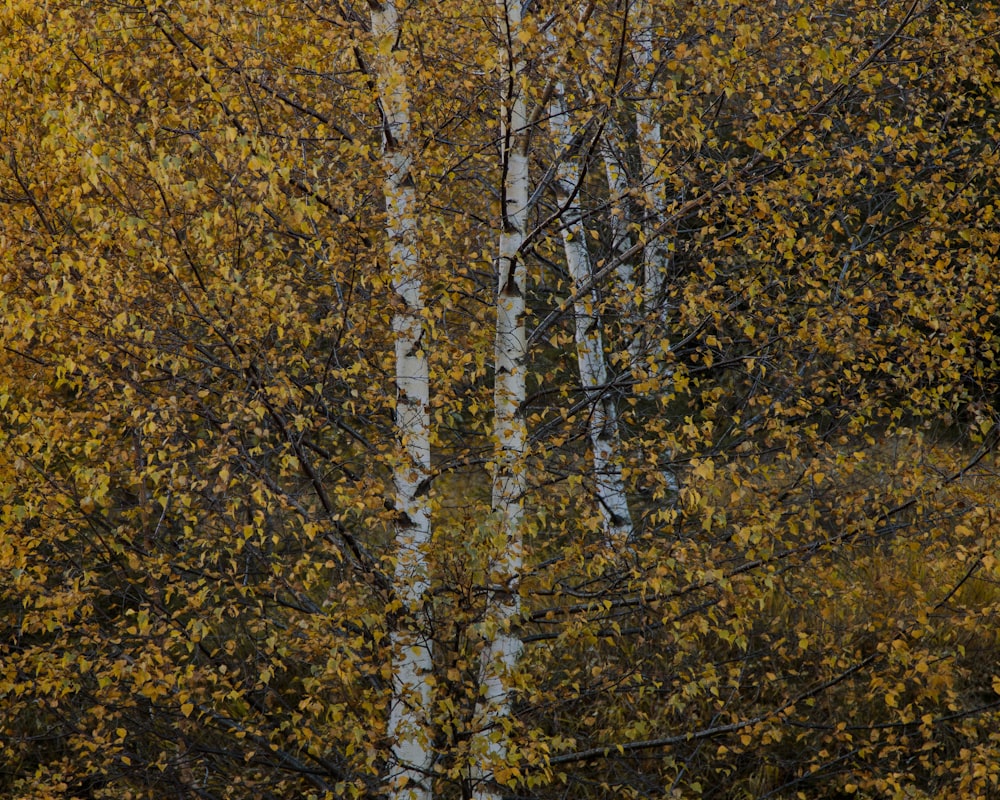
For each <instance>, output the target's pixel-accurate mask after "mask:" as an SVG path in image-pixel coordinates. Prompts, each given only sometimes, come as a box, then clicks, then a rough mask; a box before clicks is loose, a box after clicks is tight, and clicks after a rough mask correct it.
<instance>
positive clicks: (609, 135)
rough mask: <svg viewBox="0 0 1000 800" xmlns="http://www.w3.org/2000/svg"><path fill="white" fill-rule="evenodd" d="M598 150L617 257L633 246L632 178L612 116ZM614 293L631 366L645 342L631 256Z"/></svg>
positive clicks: (619, 274) (619, 270) (617, 271)
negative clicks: (642, 334) (607, 196)
mask: <svg viewBox="0 0 1000 800" xmlns="http://www.w3.org/2000/svg"><path fill="white" fill-rule="evenodd" d="M599 151H600V154H601V158H602V160H603V161H604V173H605V176H606V177H607V180H608V192H609V193H610V195H611V206H610V208H611V218H610V220H609V222H608V227H609V228H610V231H611V248H612V254H613V256H614V258H616V259H617V258H619V257H620V256H621V254H622V253H624V252H626V251H627V250H628V249H629V248H630V247H631V246H632V237H631V234H630V233H629V207H628V205H629V194H630V192H629V179H628V168H627V166H626V157H625V148H624V144H623V142H622V137H621V132H620V130H619V128H618V125H617V123H616V121H615V120H614V119H609V120H608V121H607V125H606V126H605V129H604V135H603V136H602V137H601V141H600V143H599ZM614 280H615V293H616V295H617V296H618V298H619V299H620V302H621V311H620V314H621V326H622V330H623V331H624V332H625V334H626V336H627V337H628V340H629V344H628V354H629V363H628V365H627V368H628V369H631V366H632V362H633V361H635V359H636V358H637V357H638V355H639V350H640V347H641V345H642V337H641V336H640V330H641V326H640V319H639V308H640V305H641V298H642V295H641V294H640V289H641V283H636V276H635V268H634V267H633V265H632V263H631V262H630V261H629V260H628V259H621V260H620V261H619V263H618V266H617V267H616V268H615V278H614Z"/></svg>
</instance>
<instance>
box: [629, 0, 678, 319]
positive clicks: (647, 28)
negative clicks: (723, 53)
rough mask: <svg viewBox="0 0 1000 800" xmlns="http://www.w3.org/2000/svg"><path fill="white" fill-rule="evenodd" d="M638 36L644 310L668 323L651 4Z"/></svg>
mask: <svg viewBox="0 0 1000 800" xmlns="http://www.w3.org/2000/svg"><path fill="white" fill-rule="evenodd" d="M638 25H639V36H638V37H637V39H638V41H637V42H636V45H637V46H636V51H635V62H636V67H637V68H638V70H639V85H640V86H641V87H642V96H641V98H640V100H639V104H638V108H637V109H636V120H635V125H636V133H637V136H636V138H637V143H638V145H639V166H640V170H641V173H642V175H641V185H642V196H643V206H644V208H643V211H644V213H643V225H642V236H643V241H644V247H643V259H642V260H643V310H644V311H645V312H646V316H647V320H648V322H650V323H652V322H654V321H655V320H657V319H660V320H662V322H663V324H664V327H665V326H666V323H667V310H666V298H665V297H664V289H665V287H666V281H667V272H668V270H669V268H670V247H669V244H668V242H667V240H666V239H665V237H664V236H663V234H662V233H657V231H658V229H659V227H660V225H661V224H662V222H663V219H664V215H665V212H666V205H667V202H666V193H665V192H664V190H663V183H662V180H661V178H660V174H661V173H662V171H661V169H660V165H661V163H662V160H663V156H664V154H663V148H662V131H661V129H660V123H659V120H658V118H657V114H656V103H655V101H654V99H653V97H652V95H653V93H654V88H655V80H654V75H655V73H656V64H655V63H654V61H653V51H654V49H655V47H654V36H653V18H652V8H651V3H649V2H648V1H646V2H642V3H640V5H639V15H638Z"/></svg>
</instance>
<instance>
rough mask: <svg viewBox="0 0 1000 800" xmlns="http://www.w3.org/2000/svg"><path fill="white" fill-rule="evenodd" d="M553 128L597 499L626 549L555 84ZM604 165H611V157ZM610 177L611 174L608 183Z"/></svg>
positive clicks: (571, 163)
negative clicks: (588, 413) (557, 152)
mask: <svg viewBox="0 0 1000 800" xmlns="http://www.w3.org/2000/svg"><path fill="white" fill-rule="evenodd" d="M549 127H550V129H551V130H552V135H553V138H554V139H555V141H556V144H557V145H558V146H559V149H560V150H561V151H562V152H561V158H560V161H559V167H558V170H557V174H556V192H557V195H558V199H559V205H560V207H561V208H562V209H563V218H562V223H563V224H562V239H563V249H564V250H565V253H566V265H567V268H568V269H569V273H570V277H571V278H572V281H573V295H574V297H576V300H575V302H574V304H573V318H574V325H575V339H576V357H577V363H578V365H579V370H580V384H581V386H582V387H583V391H584V393H585V394H586V396H587V400H588V401H589V403H590V409H591V411H590V419H589V421H588V425H589V434H590V447H591V453H592V458H593V464H594V480H595V483H596V488H597V501H598V503H599V504H600V511H601V517H602V530H603V534H604V540H605V544H606V545H607V546H608V547H609V548H610V549H612V550H618V549H620V548H622V547H623V546H624V545H625V544H626V543H627V542H628V540H629V538H630V537H631V535H632V515H631V514H630V513H629V507H628V498H627V496H626V494H625V483H624V481H623V480H622V469H621V461H620V457H621V437H620V435H619V431H618V408H617V406H616V404H615V401H614V396H613V395H612V394H611V393H610V392H609V391H608V370H607V364H606V362H605V359H604V338H603V335H602V332H601V319H600V314H599V312H598V308H597V295H596V293H595V292H594V291H593V289H591V290H590V291H589V292H588V291H583V287H585V286H586V285H587V284H589V283H590V280H591V277H592V275H593V271H592V268H591V264H590V253H589V251H588V250H587V231H586V229H585V228H584V225H583V219H582V215H581V213H580V203H579V200H578V196H577V195H578V189H579V185H580V181H581V180H582V177H583V170H582V168H581V165H580V161H579V156H578V155H577V153H576V152H572V149H573V148H577V150H579V147H578V145H577V144H576V143H574V137H573V131H572V129H571V128H570V124H569V117H568V114H567V111H566V101H565V89H564V87H563V84H562V83H557V84H556V87H555V91H554V92H553V95H552V102H551V105H550V108H549ZM605 163H608V162H607V160H606V161H605ZM611 179H612V176H611V174H610V173H609V182H610V180H611Z"/></svg>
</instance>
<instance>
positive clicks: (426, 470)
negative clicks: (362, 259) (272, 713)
mask: <svg viewBox="0 0 1000 800" xmlns="http://www.w3.org/2000/svg"><path fill="white" fill-rule="evenodd" d="M370 5H371V20H372V34H373V36H374V38H375V43H376V46H377V48H378V49H377V55H376V57H375V60H374V64H375V70H376V80H377V85H378V92H379V101H380V104H381V109H382V115H383V160H384V162H385V169H386V180H385V202H386V212H387V216H386V227H387V233H388V239H389V263H390V268H391V271H392V285H393V289H394V290H395V292H396V295H397V296H398V299H399V307H398V310H397V311H396V313H395V314H394V315H393V319H392V330H393V334H394V337H395V350H396V436H397V438H398V440H399V451H398V460H397V461H396V463H395V464H394V466H393V479H394V483H395V489H396V498H395V502H396V513H397V515H398V516H397V523H396V566H395V581H394V583H395V586H394V588H395V593H396V599H397V600H398V602H399V604H400V608H399V610H398V614H397V624H396V625H395V626H394V628H393V631H392V639H391V641H392V647H393V681H392V690H393V691H392V706H391V708H390V711H389V737H390V739H391V740H392V756H393V764H392V770H391V774H390V776H389V777H390V781H391V783H390V786H389V793H390V796H391V797H393V798H396V800H430V798H431V781H430V769H431V764H432V758H433V753H432V751H431V745H430V740H429V739H430V737H429V735H428V732H427V727H428V714H429V711H430V707H431V684H430V680H431V669H432V661H431V649H430V640H429V635H428V633H427V631H426V629H425V626H424V625H422V624H421V619H422V618H423V617H424V614H425V609H424V603H425V600H426V594H427V590H428V586H429V584H428V575H427V564H426V548H427V545H428V543H429V541H430V533H431V520H430V508H429V504H428V496H427V484H428V482H429V480H430V419H429V402H428V401H429V386H428V366H427V350H426V347H427V344H426V342H424V341H423V339H424V335H425V333H426V325H425V322H424V300H423V283H422V279H421V272H420V255H419V252H418V246H417V225H416V191H415V188H414V184H413V178H412V176H411V174H410V168H411V158H412V156H411V147H410V112H409V90H408V85H407V76H406V70H405V67H404V65H403V63H402V61H401V60H400V59H399V58H398V56H397V50H396V48H397V44H398V41H399V34H400V20H399V13H398V10H397V8H396V5H395V2H394V0H387V2H384V3H381V4H379V3H374V2H372V3H371V4H370Z"/></svg>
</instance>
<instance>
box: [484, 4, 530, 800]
mask: <svg viewBox="0 0 1000 800" xmlns="http://www.w3.org/2000/svg"><path fill="white" fill-rule="evenodd" d="M521 15H522V7H521V3H520V0H500V2H499V5H498V8H497V26H496V27H497V31H498V43H499V48H500V53H499V61H500V65H501V69H500V107H499V115H500V162H501V174H502V175H503V185H502V187H501V194H500V226H499V227H500V239H499V245H498V252H497V261H496V269H497V294H496V308H497V312H496V343H495V349H494V359H495V377H494V381H495V386H494V409H493V415H494V423H493V436H494V444H495V447H496V452H495V455H494V466H493V478H492V480H493V512H494V515H495V518H496V524H497V526H498V530H497V533H496V543H497V547H498V550H499V552H497V553H496V554H495V555H494V556H493V561H492V562H491V563H490V566H489V572H488V576H487V580H488V586H487V598H486V611H485V614H484V619H483V623H482V631H483V640H484V643H483V651H482V654H481V656H480V683H481V686H480V689H479V700H478V702H477V705H476V713H475V718H474V719H475V720H476V725H477V727H478V730H477V731H476V732H475V734H474V739H473V742H472V754H473V758H474V759H476V760H477V761H478V762H480V763H481V764H482V766H481V767H477V768H476V769H474V771H473V773H472V775H471V783H472V791H473V796H474V797H476V798H478V799H479V800H492V798H499V797H500V794H499V791H498V789H497V786H496V781H498V780H500V781H505V776H504V775H503V772H500V773H499V774H498V771H501V770H504V769H505V768H506V767H507V765H506V764H505V762H506V759H507V754H508V752H509V743H508V740H507V735H508V734H507V726H508V725H509V722H508V717H509V716H510V711H511V709H510V703H511V689H512V685H511V678H512V675H513V672H514V670H515V667H516V664H517V660H518V658H519V656H520V654H521V650H522V645H521V641H520V638H519V636H518V634H517V632H516V630H515V625H516V623H517V617H518V615H519V613H520V610H521V597H520V588H521V570H522V568H523V547H524V541H523V537H524V531H523V515H524V493H525V489H526V487H527V479H526V473H525V463H524V448H525V443H526V439H527V430H526V426H525V419H524V402H525V397H526V393H525V377H526V375H525V368H526V356H527V353H526V335H525V321H524V312H525V291H526V284H527V268H526V266H525V260H524V256H523V254H522V253H521V244H522V242H523V240H524V235H525V224H526V218H525V215H526V212H527V204H528V193H529V191H528V190H529V180H530V178H529V173H528V152H527V147H528V142H529V137H528V134H529V131H528V129H527V125H528V114H527V100H526V98H525V96H524V85H523V82H524V80H525V75H524V68H525V65H524V61H523V58H522V48H523V46H524V45H523V38H522V37H524V35H525V30H526V29H525V26H524V21H523V19H522V16H521Z"/></svg>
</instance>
